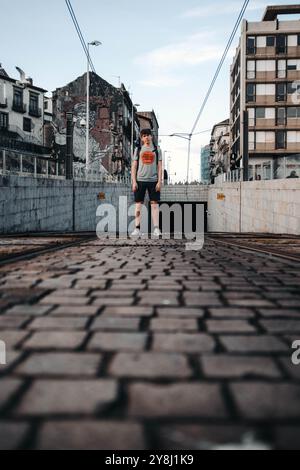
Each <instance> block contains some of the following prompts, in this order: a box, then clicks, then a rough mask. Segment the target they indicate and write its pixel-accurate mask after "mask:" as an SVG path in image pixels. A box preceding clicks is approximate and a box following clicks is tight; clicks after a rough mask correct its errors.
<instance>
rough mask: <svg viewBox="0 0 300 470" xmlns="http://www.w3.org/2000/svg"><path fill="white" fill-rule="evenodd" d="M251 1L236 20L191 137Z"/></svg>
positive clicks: (245, 2) (246, 2)
mask: <svg viewBox="0 0 300 470" xmlns="http://www.w3.org/2000/svg"><path fill="white" fill-rule="evenodd" d="M249 1H250V0H245V1H244V4H243V6H242V9H241V11H240V13H239V16H238V18H237V20H236V23H235V25H234V28H233V30H232V33H231V35H230V38H229V40H228V42H227V45H226V48H225V50H224V53H223V55H222V58H221V60H220V63H219V65H218V68H217V70H216V72H215V75H214V77H213V79H212V82H211V84H210V87H209V89H208V91H207V93H206V96H205V98H204V101H203V103H202V105H201V108H200V111H199V113H198V115H197V118H196V121H195V124H194V126H193V128H192V130H191V134H190V135H191V136H193V135H194V132H195V129H196V127H197V125H198V122H199V119H200V117H201V115H202V113H203V111H204V108H205V106H206V103H207V101H208V99H209V97H210V94H211V92H212V89H213V87H214V85H215V83H216V81H217V78H218V76H219V73H220V71H221V68H222V66H223V64H224V61H225V59H226V57H227V53H228V51H229V49H230V46H231V44H232V42H233V39H234V37H235V35H236V32H237V29H238V27H239V25H240V23H241V20H242V18H243V16H244V13H245V11H246V9H247V7H248V4H249Z"/></svg>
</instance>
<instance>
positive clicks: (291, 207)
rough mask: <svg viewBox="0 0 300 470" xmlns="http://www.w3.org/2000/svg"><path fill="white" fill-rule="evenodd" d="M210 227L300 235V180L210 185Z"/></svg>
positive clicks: (212, 228)
mask: <svg viewBox="0 0 300 470" xmlns="http://www.w3.org/2000/svg"><path fill="white" fill-rule="evenodd" d="M208 231H209V232H242V233H256V232H257V233H277V234H294V235H300V180H299V179H286V180H271V181H247V182H243V183H223V184H222V185H220V186H217V185H213V186H210V189H209V198H208Z"/></svg>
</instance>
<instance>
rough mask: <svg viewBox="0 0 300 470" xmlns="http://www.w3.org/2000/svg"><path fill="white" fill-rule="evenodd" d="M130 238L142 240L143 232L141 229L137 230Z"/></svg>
mask: <svg viewBox="0 0 300 470" xmlns="http://www.w3.org/2000/svg"><path fill="white" fill-rule="evenodd" d="M130 236H131V237H133V238H141V236H142V232H141V230H140V229H139V228H135V229H134V231H133V232H132V234H131V235H130Z"/></svg>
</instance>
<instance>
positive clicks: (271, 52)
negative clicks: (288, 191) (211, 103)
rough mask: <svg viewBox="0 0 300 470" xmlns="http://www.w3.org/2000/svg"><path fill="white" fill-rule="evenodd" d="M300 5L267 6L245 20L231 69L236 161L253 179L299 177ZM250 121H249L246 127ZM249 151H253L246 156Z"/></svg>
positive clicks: (232, 130) (234, 153)
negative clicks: (297, 16) (261, 13)
mask: <svg viewBox="0 0 300 470" xmlns="http://www.w3.org/2000/svg"><path fill="white" fill-rule="evenodd" d="M299 13H300V5H296V4H295V5H276V6H268V7H267V8H266V11H265V13H264V16H263V18H262V21H258V22H249V21H246V20H244V21H243V25H242V32H241V37H240V42H239V46H238V48H237V50H236V55H235V58H234V60H233V64H232V66H231V97H230V141H231V142H230V144H231V158H232V159H234V161H235V162H236V165H237V166H238V167H247V162H248V153H249V177H250V178H253V179H270V178H272V177H273V176H275V177H278V178H284V177H287V176H289V175H290V174H291V173H292V172H293V171H295V172H296V173H298V176H300V160H299V158H300V100H299V96H300V94H299V90H300V87H299V80H300V21H299V20H298V19H295V20H286V21H282V20H281V16H282V15H287V14H289V15H291V14H299ZM247 121H248V122H247ZM247 149H248V151H247Z"/></svg>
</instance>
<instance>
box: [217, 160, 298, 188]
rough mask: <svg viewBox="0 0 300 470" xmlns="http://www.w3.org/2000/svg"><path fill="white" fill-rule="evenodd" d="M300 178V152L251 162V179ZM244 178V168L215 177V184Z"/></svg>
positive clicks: (234, 181) (249, 176) (249, 172)
mask: <svg viewBox="0 0 300 470" xmlns="http://www.w3.org/2000/svg"><path fill="white" fill-rule="evenodd" d="M290 178H291V179H292V178H300V154H295V155H290V156H286V157H277V158H275V159H273V160H269V161H266V160H265V161H262V162H261V163H258V162H257V161H256V162H253V163H251V161H250V163H249V171H248V180H249V181H268V180H278V179H290ZM243 180H244V175H243V168H238V169H237V170H234V171H229V172H227V173H223V174H221V175H218V176H216V177H215V181H214V182H215V184H222V183H236V182H239V181H243Z"/></svg>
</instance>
